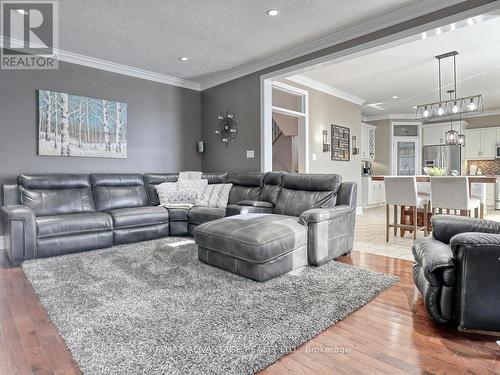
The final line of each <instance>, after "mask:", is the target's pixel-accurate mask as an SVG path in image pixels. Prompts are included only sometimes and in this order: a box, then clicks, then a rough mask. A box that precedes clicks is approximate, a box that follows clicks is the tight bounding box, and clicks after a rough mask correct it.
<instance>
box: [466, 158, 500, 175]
mask: <svg viewBox="0 0 500 375" xmlns="http://www.w3.org/2000/svg"><path fill="white" fill-rule="evenodd" d="M471 164H476V165H477V167H478V168H479V169H481V172H482V174H483V175H500V160H467V174H469V173H470V172H469V171H470V169H469V166H470V165H471Z"/></svg>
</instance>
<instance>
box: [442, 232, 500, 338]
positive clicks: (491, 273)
mask: <svg viewBox="0 0 500 375" xmlns="http://www.w3.org/2000/svg"><path fill="white" fill-rule="evenodd" d="M451 248H452V250H453V252H454V253H455V259H456V267H457V292H458V293H457V301H456V312H457V313H456V315H457V321H458V328H459V330H474V331H491V332H499V331H500V321H499V319H498V311H499V309H500V300H499V298H498V296H499V294H500V278H499V277H498V275H499V272H500V234H492V233H462V234H458V235H456V236H454V237H453V238H452V239H451Z"/></svg>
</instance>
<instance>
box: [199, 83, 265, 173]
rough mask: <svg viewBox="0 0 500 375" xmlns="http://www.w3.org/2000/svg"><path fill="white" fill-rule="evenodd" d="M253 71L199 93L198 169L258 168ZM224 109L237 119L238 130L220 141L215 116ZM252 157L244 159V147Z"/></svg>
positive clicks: (256, 95)
mask: <svg viewBox="0 0 500 375" xmlns="http://www.w3.org/2000/svg"><path fill="white" fill-rule="evenodd" d="M258 82H259V77H258V76H256V75H252V76H246V77H243V78H240V79H237V80H235V81H231V82H228V83H226V84H222V85H219V86H216V87H213V88H211V89H208V90H205V91H203V93H202V95H201V104H202V107H201V113H202V119H203V122H202V139H203V141H205V146H206V147H205V148H206V150H205V153H204V155H203V161H202V169H203V171H205V172H220V171H260V84H259V83H258ZM227 110H229V111H231V112H234V113H235V115H236V118H237V119H238V120H239V126H238V134H237V136H236V138H235V139H234V140H232V141H231V142H229V143H228V144H224V143H222V142H221V141H220V140H219V137H218V136H217V135H216V134H214V130H215V128H216V125H217V118H218V116H219V115H223V114H224V113H225V112H226V111H227ZM247 150H254V151H255V158H254V159H247V158H246V151H247Z"/></svg>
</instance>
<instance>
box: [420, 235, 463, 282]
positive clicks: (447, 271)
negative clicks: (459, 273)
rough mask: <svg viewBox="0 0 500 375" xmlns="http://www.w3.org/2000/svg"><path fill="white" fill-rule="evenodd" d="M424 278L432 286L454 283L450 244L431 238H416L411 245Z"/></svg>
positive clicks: (453, 259) (452, 257)
mask: <svg viewBox="0 0 500 375" xmlns="http://www.w3.org/2000/svg"><path fill="white" fill-rule="evenodd" d="M411 250H412V252H413V257H414V258H415V262H416V263H417V264H419V265H420V266H421V267H422V269H423V273H424V276H425V279H426V280H427V281H428V282H429V283H430V284H431V285H434V286H439V285H442V284H445V285H448V286H453V285H454V284H455V272H454V269H455V256H454V254H453V252H452V250H451V248H450V246H448V245H445V244H444V243H442V242H440V241H436V240H434V239H431V238H424V239H421V240H417V241H415V242H414V243H413V246H412V247H411Z"/></svg>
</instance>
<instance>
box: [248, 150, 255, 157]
mask: <svg viewBox="0 0 500 375" xmlns="http://www.w3.org/2000/svg"><path fill="white" fill-rule="evenodd" d="M254 157H255V152H254V150H247V159H253V158H254Z"/></svg>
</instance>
